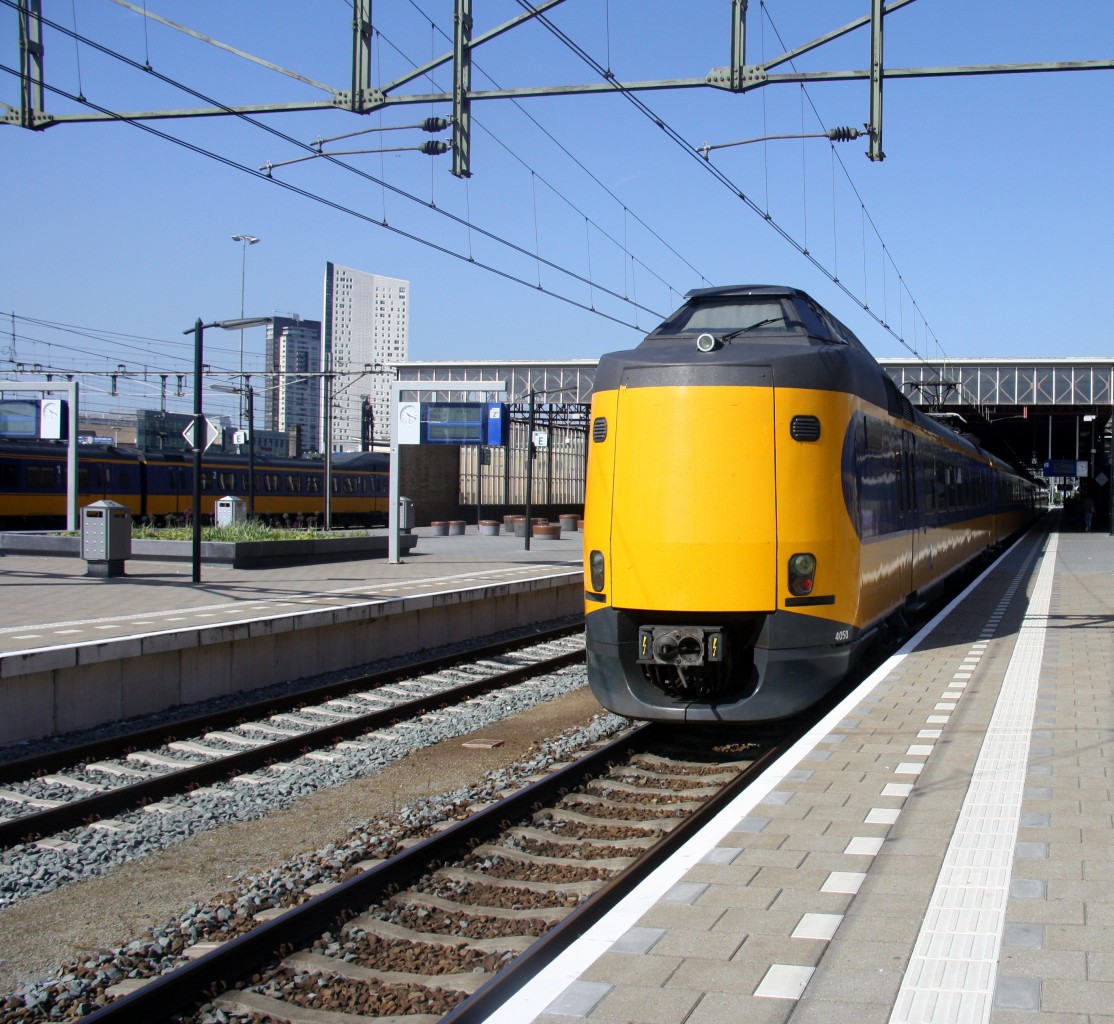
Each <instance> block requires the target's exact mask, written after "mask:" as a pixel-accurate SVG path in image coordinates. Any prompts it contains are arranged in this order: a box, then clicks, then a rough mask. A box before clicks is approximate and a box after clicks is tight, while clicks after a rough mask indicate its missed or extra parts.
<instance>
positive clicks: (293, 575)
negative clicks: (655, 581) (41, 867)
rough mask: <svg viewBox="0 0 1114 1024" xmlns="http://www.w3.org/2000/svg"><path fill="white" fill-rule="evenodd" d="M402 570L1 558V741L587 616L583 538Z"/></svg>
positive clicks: (432, 542)
mask: <svg viewBox="0 0 1114 1024" xmlns="http://www.w3.org/2000/svg"><path fill="white" fill-rule="evenodd" d="M414 533H415V534H417V536H418V542H417V544H416V546H415V547H414V548H413V550H412V551H411V552H409V553H407V554H405V555H404V557H403V558H402V560H401V561H400V562H399V563H397V564H392V563H390V562H388V561H387V559H386V558H359V559H356V560H353V561H329V562H321V563H318V564H311V565H297V566H288V567H275V568H262V569H236V568H232V567H230V566H228V565H219V564H217V565H214V564H204V565H203V566H202V572H201V582H200V583H194V582H193V581H192V565H191V564H190V563H187V562H172V561H167V562H158V561H151V560H143V561H139V560H135V561H131V560H129V561H128V562H127V565H126V575H123V576H116V577H108V578H103V577H90V576H87V575H86V563H85V561H84V560H83V559H81V558H79V557H76V556H71V557H64V556H46V555H38V556H37V555H5V556H4V557H2V558H0V608H3V614H2V616H0V706H2V707H3V708H4V715H2V716H0V745H3V744H12V743H18V742H21V741H27V740H35V739H40V738H45V737H51V736H56V735H59V734H63V733H68V732H72V731H76V730H82V729H87V728H92V727H95V726H99V725H102V724H104V723H108V722H113V721H118V720H120V719H122V718H128V717H131V716H134V715H143V714H149V713H152V712H157V711H161V710H164V709H166V708H169V707H173V706H175V705H178V704H189V703H192V702H195V701H199V700H206V699H210V698H212V697H219V696H224V695H226V694H230V693H235V692H239V691H242V690H249V689H255V688H258V687H262V686H268V685H271V684H273V683H280V682H286V681H289V680H292V679H297V678H299V677H311V676H316V675H320V674H322V673H326V672H331V671H340V670H345V669H350V668H353V667H355V666H358V665H362V664H367V663H370V662H373V661H378V660H381V659H385V658H392V657H397V656H400V655H404V654H410V653H413V652H414V651H419V650H424V649H428V648H432V647H437V646H441V645H444V644H452V643H456V642H459V641H462V640H466V639H472V638H474V637H477V636H485V635H489V634H494V633H498V632H500V631H503V630H508V629H512V628H517V627H520V626H522V625H527V624H530V623H532V622H544V621H552V620H554V619H559V618H563V617H565V616H568V615H577V614H580V613H581V612H582V610H583V585H582V570H581V537H582V535H581V534H580V533H578V532H571V533H570V532H563V533H562V536H561V537H560V538H556V539H554V538H542V537H534V538H531V541H530V544H531V546H530V550H529V551H527V550H525V542H524V539H523V538H521V537H518V538H516V537H514V536H511V535H508V534H500V535H498V536H494V537H489V536H480V535H478V534H477V533H476V528H475V527H471V528H469V530H468V532H466V533H465V534H464V535H463V536H449V537H442V536H433V532H432V530H430V529H429V528H418V529H416V530H415V531H414Z"/></svg>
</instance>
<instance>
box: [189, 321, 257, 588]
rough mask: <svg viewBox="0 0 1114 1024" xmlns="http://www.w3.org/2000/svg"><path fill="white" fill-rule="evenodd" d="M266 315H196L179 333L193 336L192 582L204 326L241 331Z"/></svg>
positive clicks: (196, 576) (197, 576)
mask: <svg viewBox="0 0 1114 1024" xmlns="http://www.w3.org/2000/svg"><path fill="white" fill-rule="evenodd" d="M270 322H271V318H270V317H269V316H254V317H247V318H244V317H241V318H240V319H238V320H214V321H213V322H212V323H209V324H206V323H203V322H202V321H201V319H200V318H198V320H197V321H196V323H194V325H193V327H191V328H190V329H189V330H185V331H183V332H182V333H183V334H192V335H193V557H192V562H193V582H194V583H200V582H201V468H202V455H203V454H204V452H205V449H206V448H207V447H208V445H207V444H206V443H205V442H206V438H207V436H208V431H207V430H206V429H205V426H206V424H205V415H204V413H203V412H202V402H201V389H202V379H201V378H202V375H203V373H204V362H203V359H204V349H205V329H206V328H207V327H219V328H221V330H224V331H237V330H243V329H244V328H246V327H258V326H260V325H261V324H269V323H270Z"/></svg>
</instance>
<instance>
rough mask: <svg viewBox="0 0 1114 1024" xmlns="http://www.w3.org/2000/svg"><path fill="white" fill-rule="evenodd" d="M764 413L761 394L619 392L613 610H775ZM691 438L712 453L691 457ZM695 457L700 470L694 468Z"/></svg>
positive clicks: (770, 398) (771, 469)
mask: <svg viewBox="0 0 1114 1024" xmlns="http://www.w3.org/2000/svg"><path fill="white" fill-rule="evenodd" d="M773 402H774V394H773V391H772V390H771V389H770V388H738V387H680V388H665V387H641V388H621V389H620V390H619V394H618V403H617V411H616V414H615V416H614V423H615V434H616V437H615V440H614V442H613V443H614V445H615V460H614V463H613V466H614V494H613V514H612V530H613V532H612V535H611V538H610V548H611V558H610V563H611V566H612V579H613V580H614V586H613V589H612V593H611V601H612V603H613V604H615V605H617V606H619V607H628V608H645V609H654V610H673V611H686V610H701V611H721V610H730V609H734V608H741V607H742V608H757V609H773V608H774V607H775V605H776V600H777V585H776V576H777V570H776V564H775V559H776V554H777V549H776V544H775V523H776V515H777V501H776V493H775V479H776V477H775V466H774V443H773V429H774V417H773ZM694 438H706V439H708V440H709V441H710V442H711V443H709V444H707V445H700V446H695V445H694V444H693V439H694ZM729 452H730V453H731V454H730V457H725V456H727V454H728V453H729ZM694 457H695V458H697V459H698V460H700V461H702V462H703V463H704V464H703V465H702V466H701V465H696V466H694V465H693V464H692V463H693V459H694ZM681 479H685V480H688V481H692V480H695V481H698V486H691V485H690V484H688V483H685V484H682V483H680V480H681ZM674 481H676V482H674Z"/></svg>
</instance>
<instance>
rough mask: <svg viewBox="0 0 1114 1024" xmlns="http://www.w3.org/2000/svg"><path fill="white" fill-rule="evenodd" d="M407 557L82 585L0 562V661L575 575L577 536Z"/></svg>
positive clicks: (457, 542)
mask: <svg viewBox="0 0 1114 1024" xmlns="http://www.w3.org/2000/svg"><path fill="white" fill-rule="evenodd" d="M414 533H416V534H417V535H418V537H419V540H418V544H417V546H416V547H415V549H414V550H413V551H412V552H411V553H410V554H408V555H406V556H405V558H404V559H403V560H402V561H401V562H400V563H398V564H391V563H390V562H388V561H387V560H386V559H385V558H361V559H355V560H352V561H346V562H322V563H320V564H317V565H299V566H290V567H285V568H268V569H231V568H228V567H225V566H220V565H210V564H204V565H202V569H201V582H200V583H194V582H193V581H192V565H191V564H190V563H188V562H185V563H182V562H165V563H161V562H151V561H138V560H131V561H128V562H127V563H126V566H125V570H126V575H125V576H119V577H113V578H109V579H96V578H93V577H89V576H86V575H85V570H86V564H85V562H84V561H83V560H82V559H81V558H76V557H74V558H66V557H59V556H41V557H40V556H27V555H6V556H4V557H0V654H2V653H10V652H16V651H28V650H36V649H41V648H44V647H56V646H58V645H65V644H76V643H84V642H88V641H93V640H104V639H106V638H113V637H121V636H136V635H143V634H144V633H152V632H160V631H163V630H167V629H186V628H190V627H195V626H212V625H217V624H221V623H228V622H240V621H245V620H252V619H259V618H266V617H268V616H273V615H276V614H282V613H289V612H292V611H299V610H308V609H313V608H324V607H338V606H340V605H344V604H349V603H363V602H367V601H369V600H377V599H382V600H386V599H394V598H398V597H408V596H413V595H416V594H419V593H427V592H431V591H434V590H436V591H444V590H454V589H466V588H467V587H469V586H476V585H481V584H484V583H487V584H490V583H492V582H498V581H507V580H515V579H522V578H525V577H528V576H538V575H541V574H546V573H549V572H552V573H567V572H569V571H580V569H581V566H582V561H581V557H582V534H580V533H564V534H563V535H562V536H561V537H560V538H559V539H549V538H542V537H533V538H531V539H530V550H529V551H527V550H525V541H524V538H522V537H513V536H510V535H507V534H500V535H499V536H498V537H481V536H479V535H478V534H477V533H476V532H475V527H472V528H471V529H470V531H469V532H468V533H466V534H465V535H464V536H462V537H461V536H457V537H434V536H432V535H431V534H430V531H429V529H428V528H418V529H416V530H415V531H414Z"/></svg>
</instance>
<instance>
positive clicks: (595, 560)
mask: <svg viewBox="0 0 1114 1024" xmlns="http://www.w3.org/2000/svg"><path fill="white" fill-rule="evenodd" d="M588 571H589V574H590V575H591V577H592V589H593V590H594V591H596V593H600V592H601V591H602V590H603V552H602V551H593V552H592V553H591V554H590V555H589V556H588Z"/></svg>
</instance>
